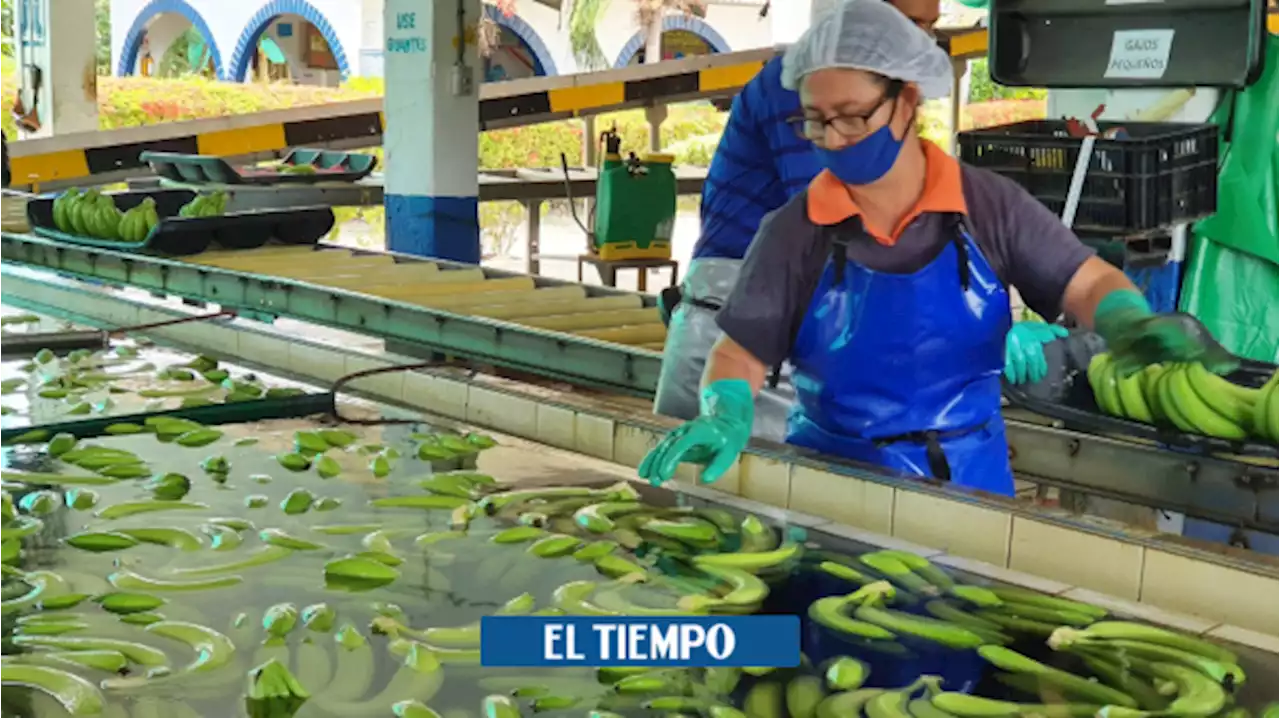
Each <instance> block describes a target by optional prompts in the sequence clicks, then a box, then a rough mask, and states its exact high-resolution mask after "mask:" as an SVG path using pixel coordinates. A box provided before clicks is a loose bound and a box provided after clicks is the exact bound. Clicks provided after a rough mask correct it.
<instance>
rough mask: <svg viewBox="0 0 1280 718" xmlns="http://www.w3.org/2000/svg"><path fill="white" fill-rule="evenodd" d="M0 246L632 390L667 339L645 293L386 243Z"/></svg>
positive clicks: (152, 286) (407, 343)
mask: <svg viewBox="0 0 1280 718" xmlns="http://www.w3.org/2000/svg"><path fill="white" fill-rule="evenodd" d="M2 246H3V255H2V256H3V259H4V261H5V262H6V263H15V264H22V265H27V266H31V267H37V268H43V269H49V270H53V271H56V272H59V273H61V274H66V275H70V276H73V277H77V278H80V279H90V280H94V281H99V282H106V283H109V284H117V285H121V286H130V287H137V288H140V289H146V290H148V291H151V292H155V293H158V294H166V295H170V296H177V297H182V298H183V299H186V300H190V301H197V302H208V303H214V304H218V305H220V306H222V307H223V308H226V309H233V310H236V311H239V312H242V313H246V314H252V315H257V316H279V317H287V318H290V319H297V320H301V321H306V322H314V323H317V324H323V325H327V326H331V327H335V328H339V329H346V330H349V331H355V332H359V333H363V334H370V335H374V336H378V337H381V338H384V339H387V340H389V341H392V342H395V343H398V344H400V345H402V346H403V347H407V348H416V349H417V351H420V352H438V353H443V354H447V355H451V356H460V357H466V358H469V359H474V360H478V361H483V362H488V363H492V364H495V365H498V366H504V367H508V368H511V369H516V370H519V371H523V372H529V373H532V374H535V375H540V376H545V377H548V378H553V379H558V380H563V381H569V382H572V383H575V384H581V385H586V386H593V387H599V388H605V389H609V390H611V391H617V392H624V393H628V394H633V395H640V396H649V395H652V393H653V391H654V388H655V387H656V386H657V381H658V373H659V369H660V366H661V362H662V357H661V356H660V354H659V353H658V350H660V349H661V346H662V344H663V342H664V341H665V339H666V329H665V327H664V326H663V325H662V322H661V319H660V317H659V316H658V312H657V310H656V308H655V307H656V303H655V300H654V299H653V298H652V297H647V296H644V295H640V294H636V293H633V292H625V291H618V290H614V289H609V288H605V287H593V286H586V285H581V284H574V283H571V282H563V281H559V280H554V279H547V278H544V277H534V276H529V275H525V274H516V273H512V272H502V271H498V270H493V269H487V268H479V267H475V266H473V265H463V264H456V263H453V262H447V261H438V260H433V261H425V260H422V259H421V258H417V257H409V256H405V255H398V254H393V253H375V252H364V251H358V250H348V249H343V248H337V247H323V246H322V247H318V248H312V247H279V246H271V247H264V248H262V249H257V250H244V251H234V252H207V253H204V254H200V255H195V256H192V257H187V258H184V259H170V258H161V257H153V256H146V255H138V254H133V253H130V252H122V251H115V250H107V249H98V248H94V247H86V246H75V245H68V244H63V243H59V242H56V241H53V240H48V239H44V238H41V237H36V236H33V235H26V234H4V235H3V240H2Z"/></svg>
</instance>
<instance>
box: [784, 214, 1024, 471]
mask: <svg viewBox="0 0 1280 718" xmlns="http://www.w3.org/2000/svg"><path fill="white" fill-rule="evenodd" d="M832 231H833V232H834V233H836V236H835V237H834V239H833V241H832V252H831V257H830V258H829V259H828V260H827V264H826V267H825V269H824V270H823V273H822V280H821V281H820V282H819V284H818V288H817V289H816V290H815V291H814V294H813V300H812V302H811V303H810V304H809V310H808V312H807V313H806V315H805V318H804V320H803V322H802V323H801V325H800V332H799V334H798V335H797V336H796V342H795V347H794V350H793V352H792V358H791V360H792V362H793V363H794V374H793V382H794V384H795V390H796V397H797V405H796V406H795V408H793V409H792V413H791V417H790V420H789V422H788V435H787V441H788V443H791V444H795V445H797V446H804V447H808V448H810V449H814V450H816V451H819V452H821V453H824V454H830V455H835V456H841V457H845V458H848V459H852V460H855V461H862V462H866V463H871V464H877V465H880V466H885V467H888V468H890V469H894V470H897V471H899V472H901V473H905V474H910V475H916V476H928V477H933V478H937V479H942V480H950V481H951V482H953V483H955V484H957V485H960V486H966V487H970V488H975V489H981V490H983V491H989V492H992V493H997V494H1005V495H1012V494H1013V472H1012V470H1011V469H1010V468H1009V455H1008V445H1007V443H1006V441H1005V433H1004V420H1003V419H1002V417H1001V415H1000V374H1001V372H1002V371H1003V370H1004V344H1005V335H1006V334H1007V333H1008V331H1009V327H1010V324H1011V321H1012V317H1011V316H1010V310H1009V295H1008V293H1007V292H1006V291H1005V289H1004V286H1003V285H1002V284H1001V282H1000V280H999V278H998V277H997V276H996V274H995V271H994V270H992V268H991V265H990V264H988V263H987V260H986V258H985V257H983V255H982V250H981V249H979V248H978V245H977V243H975V242H974V241H973V237H972V236H970V234H969V232H968V230H967V229H966V228H965V226H964V223H963V222H962V221H959V220H957V222H956V224H955V238H954V241H952V242H948V243H947V244H946V246H945V247H944V248H943V249H942V251H941V252H940V253H939V254H938V256H937V258H935V259H934V260H933V261H932V262H930V263H929V264H928V265H926V266H925V267H924V268H922V269H920V270H919V271H917V272H914V273H911V274H886V273H883V272H875V271H872V270H870V269H867V268H866V267H863V266H861V265H859V264H857V263H854V262H850V261H848V259H847V254H846V244H847V242H846V241H845V240H842V239H840V237H839V235H838V230H832Z"/></svg>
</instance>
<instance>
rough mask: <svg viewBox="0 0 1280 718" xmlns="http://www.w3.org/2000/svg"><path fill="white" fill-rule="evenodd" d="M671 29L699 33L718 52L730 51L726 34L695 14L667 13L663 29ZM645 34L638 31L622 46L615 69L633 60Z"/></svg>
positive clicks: (614, 65) (642, 46) (641, 46)
mask: <svg viewBox="0 0 1280 718" xmlns="http://www.w3.org/2000/svg"><path fill="white" fill-rule="evenodd" d="M671 30H686V31H688V32H691V33H693V34H694V35H697V36H698V37H700V38H702V39H703V40H705V41H706V42H707V44H708V45H710V46H711V49H712V50H714V51H716V52H729V50H730V48H729V43H728V42H726V41H725V39H724V36H722V35H721V34H720V33H719V32H717V31H716V29H715V28H714V27H711V25H709V24H708V23H707V22H706V21H705V20H703V19H702V18H700V17H696V16H694V15H687V14H684V13H680V14H673V15H667V16H665V17H663V18H662V31H663V32H669V31H671ZM644 41H645V36H644V33H643V32H637V33H636V34H635V35H632V36H631V39H630V40H628V41H627V44H626V45H623V46H622V51H621V52H619V53H618V57H617V59H616V60H614V61H613V69H615V70H618V69H621V68H624V67H626V66H627V63H629V62H631V58H633V57H635V56H636V53H638V52H640V50H641V49H643V48H644Z"/></svg>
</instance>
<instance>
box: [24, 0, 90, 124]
mask: <svg viewBox="0 0 1280 718" xmlns="http://www.w3.org/2000/svg"><path fill="white" fill-rule="evenodd" d="M15 5H16V6H17V7H16V10H17V15H18V17H17V21H18V22H17V25H18V37H17V45H18V66H19V68H18V77H19V80H18V82H19V86H20V90H21V92H20V95H19V98H20V99H21V103H22V109H23V110H24V111H25V113H24V114H25V115H26V117H27V118H29V120H30V123H31V124H32V125H36V126H38V127H37V128H36V129H34V130H27V129H26V128H25V127H24V125H25V124H26V123H21V122H20V123H19V127H20V128H22V129H23V130H24V132H23V137H24V138H36V137H49V136H52V135H53V134H55V133H56V134H67V133H69V132H96V131H97V130H98V68H97V63H98V60H97V57H96V48H97V43H96V42H95V39H96V31H97V23H96V22H95V20H94V17H95V16H94V0H57V5H58V12H57V13H54V12H53V8H52V6H53V5H54V0H18V1H17V2H16V3H15Z"/></svg>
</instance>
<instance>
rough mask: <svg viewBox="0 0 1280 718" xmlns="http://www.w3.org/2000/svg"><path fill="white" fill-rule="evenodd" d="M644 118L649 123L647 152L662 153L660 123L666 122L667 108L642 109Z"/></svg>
mask: <svg viewBox="0 0 1280 718" xmlns="http://www.w3.org/2000/svg"><path fill="white" fill-rule="evenodd" d="M644 118H645V120H647V121H648V123H649V151H650V152H661V151H662V123H663V122H666V121H667V106H666V105H654V106H653V107H646V108H644Z"/></svg>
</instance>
